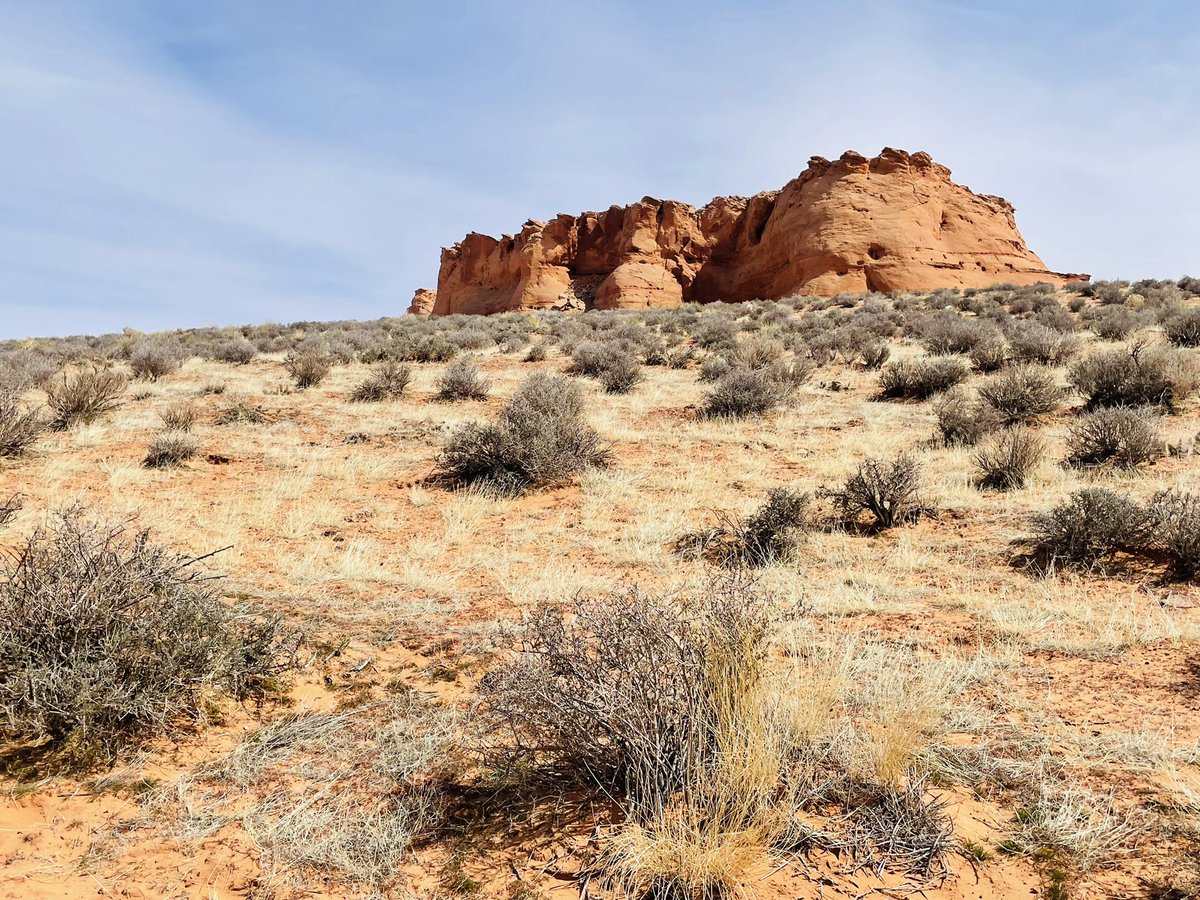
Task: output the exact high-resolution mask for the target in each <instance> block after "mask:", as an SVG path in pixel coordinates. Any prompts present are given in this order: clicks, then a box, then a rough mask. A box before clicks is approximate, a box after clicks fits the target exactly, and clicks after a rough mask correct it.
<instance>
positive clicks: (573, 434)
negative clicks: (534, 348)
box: [440, 373, 610, 493]
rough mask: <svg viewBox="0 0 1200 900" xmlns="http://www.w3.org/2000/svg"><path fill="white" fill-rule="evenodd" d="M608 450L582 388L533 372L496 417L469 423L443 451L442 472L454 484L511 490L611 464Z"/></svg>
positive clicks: (557, 481)
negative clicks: (588, 417)
mask: <svg viewBox="0 0 1200 900" xmlns="http://www.w3.org/2000/svg"><path fill="white" fill-rule="evenodd" d="M609 460H610V456H609V451H608V450H607V449H606V448H604V447H603V446H602V444H601V442H600V437H599V435H598V434H596V431H595V430H594V429H593V428H592V427H591V426H590V425H588V424H587V423H586V422H584V421H583V394H582V393H581V391H580V390H579V387H578V386H577V385H574V384H572V383H571V382H570V381H569V380H567V379H565V378H563V377H561V376H555V375H546V374H541V373H539V374H536V375H531V376H530V377H529V378H527V379H525V381H523V382H522V383H521V386H520V387H519V388H518V389H517V392H516V393H515V394H514V395H513V398H512V400H510V401H509V402H508V404H507V405H506V406H505V407H504V409H503V410H502V411H501V413H500V416H499V417H498V419H497V420H496V422H494V423H489V424H485V425H479V424H474V423H472V424H468V425H464V426H463V427H461V428H460V429H458V430H457V431H455V432H454V434H453V435H451V437H450V440H449V442H448V443H447V444H446V447H445V448H444V449H443V451H442V455H441V460H440V469H441V472H442V474H443V475H444V476H445V477H446V478H447V479H449V480H450V481H451V482H453V483H456V484H479V485H482V486H484V487H487V488H490V489H492V490H496V491H500V492H506V493H513V492H519V491H523V490H528V489H529V488H533V487H545V486H548V485H552V484H557V483H561V482H563V481H566V480H568V479H570V478H572V477H574V476H576V475H578V474H580V473H581V472H584V471H586V470H588V469H591V468H596V467H604V466H607V465H608V464H609Z"/></svg>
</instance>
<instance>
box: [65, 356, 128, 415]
mask: <svg viewBox="0 0 1200 900" xmlns="http://www.w3.org/2000/svg"><path fill="white" fill-rule="evenodd" d="M128 386H129V381H128V379H127V378H126V377H125V376H124V375H122V374H121V373H120V372H117V371H115V370H113V369H105V368H100V367H98V366H92V365H89V366H84V367H82V368H79V369H75V370H64V371H63V372H61V373H60V374H59V375H57V376H56V377H54V378H53V379H51V380H50V381H49V382H47V384H46V404H47V405H48V406H49V407H50V411H51V413H53V415H52V416H51V419H50V427H51V428H55V429H58V430H62V429H64V428H69V427H71V426H72V425H76V424H80V423H82V424H85V425H86V424H90V423H91V422H94V421H96V419H98V418H100V416H102V415H104V413H106V412H108V411H109V410H112V409H116V407H117V405H118V402H119V400H120V397H121V395H122V394H123V393H125V388H126V387H128Z"/></svg>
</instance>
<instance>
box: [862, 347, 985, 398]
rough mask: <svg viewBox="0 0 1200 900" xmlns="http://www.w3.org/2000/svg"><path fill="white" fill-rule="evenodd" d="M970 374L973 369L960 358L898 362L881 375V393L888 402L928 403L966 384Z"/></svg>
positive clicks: (884, 368) (885, 367) (935, 358)
mask: <svg viewBox="0 0 1200 900" xmlns="http://www.w3.org/2000/svg"><path fill="white" fill-rule="evenodd" d="M970 374H971V368H970V366H968V365H967V364H966V362H964V361H963V360H962V359H959V358H958V357H933V358H931V359H918V360H915V361H911V362H895V363H891V364H890V365H887V366H884V367H883V371H882V372H880V373H879V393H880V396H882V397H885V398H888V399H907V398H911V399H914V400H927V399H928V398H930V397H932V396H934V395H935V394H940V393H943V392H944V391H948V390H950V388H952V387H954V386H955V385H957V384H961V383H962V382H964V381H966V380H967V378H968V377H970Z"/></svg>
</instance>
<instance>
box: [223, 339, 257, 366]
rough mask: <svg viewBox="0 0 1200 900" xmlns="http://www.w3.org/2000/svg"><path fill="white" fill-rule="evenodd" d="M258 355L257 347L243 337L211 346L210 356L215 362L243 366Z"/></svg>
mask: <svg viewBox="0 0 1200 900" xmlns="http://www.w3.org/2000/svg"><path fill="white" fill-rule="evenodd" d="M257 355H258V348H257V347H256V346H254V344H253V343H251V342H250V341H248V340H246V339H245V338H234V339H233V340H228V341H222V342H221V343H219V344H217V346H216V347H214V348H213V352H212V358H213V359H215V360H216V361H217V362H224V363H230V364H232V365H235V366H244V365H246V364H247V363H248V362H250V361H251V360H253V359H254V357H256V356H257Z"/></svg>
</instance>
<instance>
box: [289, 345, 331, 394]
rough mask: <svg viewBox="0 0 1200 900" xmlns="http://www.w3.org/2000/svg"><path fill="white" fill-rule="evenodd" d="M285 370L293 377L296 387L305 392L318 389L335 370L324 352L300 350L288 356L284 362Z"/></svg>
mask: <svg viewBox="0 0 1200 900" xmlns="http://www.w3.org/2000/svg"><path fill="white" fill-rule="evenodd" d="M283 368H284V369H285V370H286V371H287V373H288V374H289V375H290V376H292V381H294V382H295V384H296V387H298V388H300V389H301V390H304V389H306V388H310V387H316V386H317V385H318V384H320V383H321V382H322V381H324V380H325V376H327V375H328V374H329V370H330V369H331V368H333V360H332V359H330V358H329V354H327V353H326V352H324V351H323V350H314V349H306V350H299V351H296V352H293V353H289V354H288V355H287V357H286V358H285V359H284V361H283Z"/></svg>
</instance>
